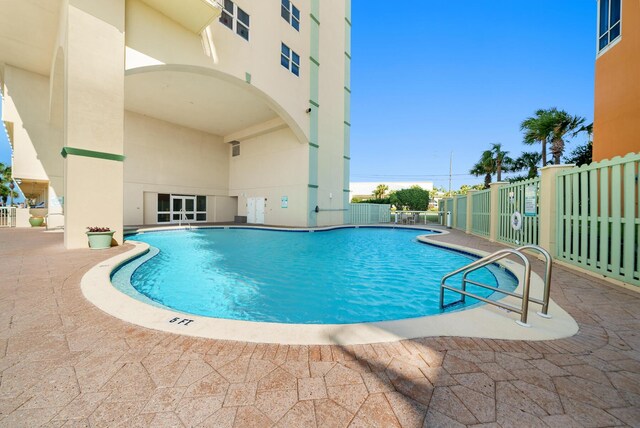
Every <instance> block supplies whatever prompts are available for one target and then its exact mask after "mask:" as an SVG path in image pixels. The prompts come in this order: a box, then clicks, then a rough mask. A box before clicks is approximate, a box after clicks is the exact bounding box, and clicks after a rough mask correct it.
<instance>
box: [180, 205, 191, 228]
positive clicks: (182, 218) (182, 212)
mask: <svg viewBox="0 0 640 428" xmlns="http://www.w3.org/2000/svg"><path fill="white" fill-rule="evenodd" d="M183 221H184V222H185V223H187V226H188V227H189V230H191V223H190V222H189V219H188V218H187V213H186V211H185V210H184V208H183V209H181V210H180V217H179V219H178V227H182V222H183Z"/></svg>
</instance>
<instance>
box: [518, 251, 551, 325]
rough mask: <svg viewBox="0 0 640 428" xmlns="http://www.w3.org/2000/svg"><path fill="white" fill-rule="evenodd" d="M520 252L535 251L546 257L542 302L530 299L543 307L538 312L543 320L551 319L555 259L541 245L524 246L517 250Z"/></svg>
mask: <svg viewBox="0 0 640 428" xmlns="http://www.w3.org/2000/svg"><path fill="white" fill-rule="evenodd" d="M516 249H517V250H518V251H522V250H534V251H537V252H539V253H540V254H542V255H543V256H544V261H545V263H544V293H543V295H542V302H540V301H538V299H534V298H533V297H532V298H530V300H531V301H534V302H536V303H538V304H541V305H542V310H541V311H540V312H538V315H540V316H541V317H543V318H551V315H549V296H550V295H551V269H552V266H553V259H552V258H551V254H550V253H549V252H548V251H547V250H545V249H544V248H542V247H540V246H539V245H531V244H530V245H523V246H521V247H518V248H516Z"/></svg>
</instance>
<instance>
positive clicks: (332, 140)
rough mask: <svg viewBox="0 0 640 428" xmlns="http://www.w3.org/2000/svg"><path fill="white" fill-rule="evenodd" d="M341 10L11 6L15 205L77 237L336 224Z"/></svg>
mask: <svg viewBox="0 0 640 428" xmlns="http://www.w3.org/2000/svg"><path fill="white" fill-rule="evenodd" d="M350 15H351V12H350V1H349V0H347V1H341V0H322V2H321V1H320V0H297V1H296V0H292V1H290V0H261V1H251V0H233V1H231V0H219V2H216V1H213V0H180V1H173V0H90V1H89V0H10V1H5V2H3V3H2V13H0V79H1V81H0V83H1V85H0V86H1V87H2V94H3V120H4V122H5V126H6V129H7V132H8V134H9V138H10V142H11V145H12V147H13V173H14V177H15V178H16V179H18V180H19V181H20V186H21V188H22V190H23V191H24V192H25V193H28V194H29V195H32V196H31V197H35V198H36V199H37V200H38V202H45V205H46V209H47V211H48V212H49V213H60V214H61V215H60V218H64V230H65V245H66V246H67V248H77V247H84V246H86V245H87V244H86V237H85V234H84V232H85V228H86V227H87V226H108V227H110V228H112V229H114V230H116V231H117V234H116V236H115V237H116V240H117V241H118V242H121V241H122V230H123V226H124V225H140V224H170V223H171V222H174V221H177V220H178V219H179V218H180V217H182V218H184V217H186V218H188V219H189V221H191V222H226V221H234V219H236V217H237V216H239V217H240V218H243V217H246V218H247V220H248V221H249V222H253V223H265V224H272V225H287V226H316V225H329V224H341V223H343V222H344V220H345V218H346V215H347V213H348V211H346V208H347V207H348V199H349V189H348V187H349V129H350V126H351V125H350V117H349V110H350V93H351V91H350V59H351V53H350V34H351V21H350V19H351V17H350Z"/></svg>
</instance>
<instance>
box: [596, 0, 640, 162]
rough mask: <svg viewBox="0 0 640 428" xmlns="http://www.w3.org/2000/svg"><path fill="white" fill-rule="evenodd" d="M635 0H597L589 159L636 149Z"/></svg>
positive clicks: (638, 30) (639, 119)
mask: <svg viewBox="0 0 640 428" xmlns="http://www.w3.org/2000/svg"><path fill="white" fill-rule="evenodd" d="M639 76H640V1H638V0H598V38H597V57H596V66H595V100H594V120H593V160H594V161H600V160H603V159H611V158H613V157H615V156H624V155H626V154H627V153H632V152H640V78H639Z"/></svg>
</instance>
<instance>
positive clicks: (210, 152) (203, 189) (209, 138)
mask: <svg viewBox="0 0 640 428" xmlns="http://www.w3.org/2000/svg"><path fill="white" fill-rule="evenodd" d="M229 151H230V146H229V145H228V144H225V143H223V142H222V138H221V137H218V136H215V135H211V134H207V133H205V132H200V131H196V130H193V129H189V128H185V127H181V126H178V125H176V124H173V123H169V122H164V121H161V120H157V119H153V118H149V117H145V116H142V115H140V114H137V113H132V112H128V111H127V112H126V114H125V148H124V154H125V156H126V159H125V161H124V199H125V204H124V206H125V211H124V223H125V224H148V223H150V220H151V219H154V221H153V222H152V223H155V211H153V213H151V212H150V213H148V214H146V213H144V211H145V208H149V209H151V208H153V209H154V210H155V209H156V205H155V204H152V203H151V202H150V199H149V200H147V201H146V203H145V197H144V194H145V192H149V193H148V195H149V196H148V198H152V196H151V194H152V193H154V194H156V195H157V193H174V194H189V195H211V196H214V195H218V196H228V194H229V192H228V188H229ZM156 198H157V196H156ZM156 200H157V199H156ZM209 221H213V220H211V219H209Z"/></svg>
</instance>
